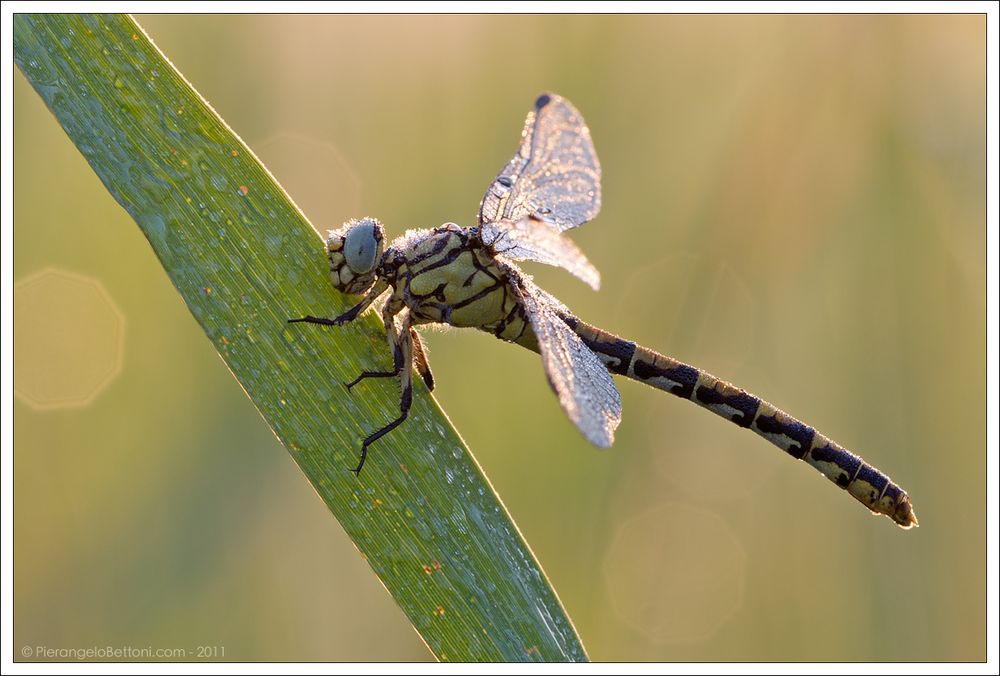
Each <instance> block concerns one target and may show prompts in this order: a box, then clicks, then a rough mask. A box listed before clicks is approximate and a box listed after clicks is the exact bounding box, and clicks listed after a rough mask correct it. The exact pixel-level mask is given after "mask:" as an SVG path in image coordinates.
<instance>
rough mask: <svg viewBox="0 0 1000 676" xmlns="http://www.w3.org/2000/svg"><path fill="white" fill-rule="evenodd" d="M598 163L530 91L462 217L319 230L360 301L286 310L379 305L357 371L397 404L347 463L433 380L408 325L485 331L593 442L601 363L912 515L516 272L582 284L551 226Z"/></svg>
mask: <svg viewBox="0 0 1000 676" xmlns="http://www.w3.org/2000/svg"><path fill="white" fill-rule="evenodd" d="M600 207H601V166H600V162H599V161H598V159H597V153H596V151H595V150H594V145H593V141H592V139H591V135H590V130H589V128H588V127H587V125H586V123H585V122H584V120H583V117H582V116H581V115H580V113H579V112H578V111H577V109H576V108H575V107H574V106H573V105H572V104H571V103H570V102H569V101H568V100H566V99H565V98H563V97H561V96H558V95H556V94H552V93H545V94H542V95H541V96H539V97H538V98H537V100H536V101H535V103H534V106H533V107H532V108H531V110H530V111H529V112H528V116H527V119H526V120H525V123H524V128H523V130H522V132H521V139H520V143H519V144H518V147H517V152H516V153H515V154H514V156H513V158H511V160H510V161H509V162H508V163H507V164H506V165H505V166H504V167H503V169H502V170H501V171H500V173H499V174H498V175H497V176H496V178H494V179H493V181H492V182H491V183H490V185H489V188H488V189H487V190H486V194H485V195H484V196H483V198H482V201H481V202H480V205H479V214H478V218H477V222H476V225H475V226H472V227H461V226H459V225H457V224H455V223H445V224H444V225H442V226H441V227H438V228H433V229H419V230H408V231H407V232H406V233H405V234H403V235H402V236H400V237H398V238H397V239H395V240H393V241H392V242H391V243H390V244H389V245H388V246H385V231H384V228H383V226H382V223H380V222H379V221H378V220H377V219H375V218H361V219H355V220H351V221H348V222H347V223H345V224H344V225H343V226H342V227H341V228H339V229H337V230H331V231H330V232H329V236H328V238H327V240H326V257H327V259H328V261H329V267H330V278H331V280H332V282H333V285H334V286H335V287H336V288H337V289H338V290H339V291H341V292H343V293H345V294H348V295H355V296H357V295H363V298H362V300H361V301H360V302H359V303H357V304H356V305H354V306H353V307H351V308H350V309H349V310H347V311H346V312H344V313H343V314H341V315H339V316H337V317H335V318H332V319H329V318H325V317H314V316H312V315H307V316H304V317H299V318H295V319H289V320H288V321H289V322H291V323H296V322H305V323H311V324H320V325H326V326H341V325H344V324H347V323H348V322H351V321H354V320H355V319H357V318H358V317H359V316H361V315H362V313H363V312H365V311H366V310H367V309H368V308H369V307H370V306H371V305H372V304H373V303H375V302H376V301H377V300H379V299H380V298H382V297H383V296H385V300H384V301H383V302H382V304H381V314H382V322H383V324H384V325H385V330H386V336H387V338H388V343H389V350H390V352H391V354H392V359H393V366H392V368H391V369H389V370H384V371H363V372H361V374H360V375H358V377H357V378H355V379H354V380H353V381H351V382H349V383H345V385H346V386H347V389H348V391H350V390H351V388H353V387H354V386H355V385H357V384H358V383H360V382H361V381H363V380H365V379H366V378H396V379H398V381H399V385H400V391H401V396H400V401H399V415H398V416H397V417H396V418H394V419H393V420H392V421H390V422H389V423H388V424H386V425H384V426H383V427H381V428H379V429H377V430H375V431H374V432H372V433H371V434H369V435H368V436H367V437H365V439H364V441H363V442H362V445H361V454H360V461H359V462H358V465H357V467H356V468H354V470H353V471H354V472H355V474H360V472H361V469H362V467H364V464H365V459H366V458H367V455H368V448H369V446H371V444H372V443H374V442H375V441H377V440H379V439H381V438H382V437H383V436H385V435H386V434H388V433H389V432H391V431H392V430H394V429H396V428H397V427H399V426H400V425H401V424H403V422H404V421H405V420H406V418H407V416H408V414H409V412H410V407H411V405H412V403H413V371H414V370H415V371H416V373H417V374H418V375H419V376H420V378H421V379H422V380H423V382H424V384H425V385H426V386H427V389H428V390H433V389H434V377H433V375H432V374H431V369H430V365H429V364H428V362H427V351H426V349H425V347H424V344H423V342H422V341H421V338H420V335H419V333H418V332H417V331H416V327H418V326H421V325H425V324H447V325H451V326H454V327H460V328H475V329H479V330H480V331H485V332H488V333H492V334H493V335H494V336H496V337H497V338H500V339H501V340H504V341H507V342H511V343H516V344H518V345H520V346H522V347H525V348H528V349H529V350H532V351H534V352H537V353H539V354H540V355H541V358H542V366H543V368H544V370H545V375H546V376H547V378H548V382H549V384H550V386H551V387H552V389H553V390H554V391H555V394H556V395H557V396H558V398H559V404H560V405H561V407H562V409H563V411H564V412H565V413H566V415H567V416H568V417H569V419H570V421H572V423H573V424H574V425H575V426H576V427H577V428H578V429H579V431H580V432H581V433H582V434H583V436H584V437H585V438H586V439H587V440H588V441H590V442H591V443H592V444H594V445H595V446H598V447H601V448H607V447H609V446H611V444H612V442H613V441H614V433H615V429H616V428H617V427H618V424H619V422H620V421H621V396H620V395H619V393H618V389H617V388H616V387H615V383H614V380H613V378H612V374H614V375H618V376H623V377H625V378H630V379H632V380H636V381H639V382H641V383H645V384H647V385H650V386H652V387H654V388H657V389H659V390H663V391H665V392H669V393H670V394H673V395H675V396H678V397H680V398H682V399H687V400H690V401H692V402H694V403H695V404H698V405H699V406H702V407H703V408H706V409H708V410H709V411H711V412H712V413H715V414H716V415H719V416H721V417H723V418H725V419H727V420H729V421H731V422H733V423H735V424H737V425H739V426H740V427H745V428H748V429H750V430H752V431H754V432H756V433H757V434H758V435H760V436H761V437H763V438H764V439H766V440H767V441H769V442H771V443H772V444H774V445H775V446H777V447H778V448H780V449H781V450H783V451H785V453H787V454H788V455H790V456H792V457H793V458H796V459H798V460H803V461H805V462H806V463H808V464H809V465H812V466H813V467H814V468H815V469H817V470H819V472H820V473H822V474H823V475H824V476H825V477H826V478H828V479H829V480H830V481H832V482H834V483H835V484H837V485H838V486H839V487H841V488H842V489H844V490H846V491H847V492H848V493H849V494H850V495H852V496H853V497H854V498H855V499H857V500H858V501H859V502H861V503H862V504H863V505H864V506H865V507H867V508H868V509H869V510H871V511H872V512H873V513H875V514H883V515H886V516H888V517H889V518H890V519H892V520H893V521H894V522H895V523H896V524H898V525H899V526H901V527H902V528H911V527H913V526H916V525H917V518H916V515H915V514H914V512H913V507H912V505H911V504H910V500H909V496H908V495H907V493H906V491H904V490H903V489H902V488H900V487H899V486H898V485H897V484H896V483H895V482H893V481H892V480H891V479H890V478H889V477H888V476H887V475H885V474H884V473H883V472H881V471H879V470H878V469H876V468H875V467H874V466H872V465H870V464H868V463H867V462H865V461H864V460H863V459H862V458H860V457H859V456H857V455H855V454H853V453H851V452H850V451H848V450H847V449H846V448H844V447H843V446H841V445H839V444H837V443H836V442H834V441H832V440H831V439H830V438H828V437H826V436H824V435H822V434H820V433H819V432H818V431H817V430H816V429H815V428H813V427H811V426H809V425H807V424H805V423H804V422H802V421H800V420H797V419H796V418H793V417H792V416H790V415H788V414H787V413H785V412H784V411H782V410H780V409H778V408H777V407H775V406H774V405H772V404H770V403H768V402H766V401H764V400H763V399H761V398H760V397H758V396H756V395H753V394H751V393H749V392H747V391H745V390H743V389H740V388H738V387H736V386H734V385H732V384H730V383H728V382H726V381H724V380H722V379H720V378H717V377H716V376H713V375H711V374H710V373H707V372H706V371H703V370H701V369H699V368H696V367H694V366H691V365H688V364H685V363H683V362H681V361H678V360H676V359H674V358H672V357H668V356H665V355H663V354H660V353H658V352H656V351H654V350H652V349H650V348H648V347H643V346H641V345H637V344H636V343H635V342H632V341H629V340H625V339H622V338H619V337H618V336H616V335H614V334H612V333H610V332H608V331H604V330H603V329H600V328H597V327H596V326H592V325H590V324H588V323H586V322H584V321H583V320H581V319H579V318H578V317H576V316H575V315H574V314H573V313H572V312H570V311H569V309H567V308H566V306H564V305H563V304H562V303H560V302H559V301H558V300H557V299H556V298H554V297H553V296H551V295H550V294H548V293H547V292H546V291H544V290H542V289H541V288H539V287H538V286H537V285H536V284H535V283H534V282H533V281H532V277H531V276H530V275H528V274H527V273H525V272H524V271H522V270H521V269H520V268H519V267H518V265H517V263H518V262H519V261H533V262H537V263H543V264H548V265H552V266H557V267H561V268H563V269H565V270H567V271H568V272H570V273H571V274H573V275H574V276H576V277H578V278H579V279H581V280H582V281H583V282H585V283H587V284H588V285H590V286H591V287H592V288H594V289H595V290H596V289H598V288H599V286H600V274H599V273H598V271H597V269H596V268H595V267H594V265H593V264H592V263H591V262H590V261H589V260H588V259H587V257H586V256H585V255H584V254H583V252H582V251H581V250H580V249H579V248H578V247H577V246H576V244H574V243H573V241H572V240H570V239H569V238H568V237H567V236H566V235H564V234H563V233H564V232H565V231H566V230H569V229H571V228H575V227H577V226H580V225H582V224H584V223H586V222H587V221H590V220H592V219H593V218H594V217H595V216H597V214H598V211H599V210H600Z"/></svg>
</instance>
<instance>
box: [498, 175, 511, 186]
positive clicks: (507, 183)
mask: <svg viewBox="0 0 1000 676" xmlns="http://www.w3.org/2000/svg"><path fill="white" fill-rule="evenodd" d="M497 183H499V184H500V185H502V186H503V187H505V188H509V187H511V186H512V185H513V183H512V182H511V180H510V177H508V176H498V177H497Z"/></svg>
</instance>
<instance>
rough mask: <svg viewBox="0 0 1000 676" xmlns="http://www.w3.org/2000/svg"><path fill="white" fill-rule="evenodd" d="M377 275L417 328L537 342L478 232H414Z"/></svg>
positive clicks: (396, 245)
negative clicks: (473, 330) (425, 326)
mask: <svg viewBox="0 0 1000 676" xmlns="http://www.w3.org/2000/svg"><path fill="white" fill-rule="evenodd" d="M378 275H379V277H380V278H382V279H384V280H385V281H386V282H387V283H388V284H389V286H391V287H392V288H393V294H392V296H393V297H392V299H391V301H392V302H395V303H398V304H399V305H400V306H401V307H406V308H408V309H409V311H410V316H411V317H412V321H413V323H414V324H430V323H441V324H450V325H451V326H455V327H461V328H478V329H481V330H483V331H487V332H489V333H493V334H494V335H496V336H498V337H499V338H502V339H504V340H509V341H519V340H524V341H526V342H527V344H528V346H530V345H531V344H533V342H534V337H533V336H529V335H528V334H530V332H531V327H530V325H529V324H528V322H527V319H526V317H525V314H524V310H523V308H522V307H521V303H520V302H519V301H518V296H517V294H516V293H515V290H514V288H513V287H512V286H511V282H512V280H511V279H510V276H509V275H508V273H507V271H506V270H505V269H504V267H503V265H502V264H501V263H500V262H499V261H497V260H496V257H495V256H494V255H493V253H492V252H491V251H489V250H488V249H487V248H486V247H485V246H484V245H483V243H482V241H481V239H480V238H479V232H478V229H477V228H461V227H459V226H457V225H455V224H454V223H447V224H445V225H443V226H441V227H439V228H434V229H433V230H413V231H410V232H408V233H406V234H405V235H403V236H402V237H400V238H399V239H397V240H395V241H394V242H393V243H392V245H391V246H390V247H389V248H388V249H387V250H386V252H385V255H384V256H383V258H382V263H381V265H380V266H379V269H378Z"/></svg>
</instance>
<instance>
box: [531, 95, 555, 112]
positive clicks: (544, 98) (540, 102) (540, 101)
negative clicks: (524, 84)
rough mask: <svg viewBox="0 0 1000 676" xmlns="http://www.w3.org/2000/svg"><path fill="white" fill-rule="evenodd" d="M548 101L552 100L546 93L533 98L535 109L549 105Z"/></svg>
mask: <svg viewBox="0 0 1000 676" xmlns="http://www.w3.org/2000/svg"><path fill="white" fill-rule="evenodd" d="M550 101H552V97H551V96H549V95H548V94H542V95H541V96H539V97H538V98H537V99H536V100H535V110H541V109H542V108H544V107H545V106H547V105H549V102H550Z"/></svg>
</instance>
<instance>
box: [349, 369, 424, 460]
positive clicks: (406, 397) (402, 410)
mask: <svg viewBox="0 0 1000 676" xmlns="http://www.w3.org/2000/svg"><path fill="white" fill-rule="evenodd" d="M412 403H413V387H411V385H410V383H409V382H407V383H406V386H405V387H404V388H403V396H402V397H401V398H400V400H399V417H398V418H396V419H395V420H393V421H392V422H391V423H389V424H388V425H386V426H385V427H383V428H382V429H379V430H376V431H375V432H372V433H371V434H369V435H368V436H367V437H366V438H365V440H364V441H363V442H362V444H361V462H359V463H358V466H357V467H355V468H354V469H353V470H351V471H352V472H354V473H355V474H357V475H359V476H360V474H361V468H362V467H364V466H365V458H367V457H368V447H369V446H370V445H372V444H373V443H374V442H376V441H378V440H379V439H381V438H382V437H384V436H385V435H386V434H388V433H389V432H391V431H392V430H394V429H396V428H397V427H399V426H400V425H402V424H403V421H404V420H406V416H408V415H409V414H410V405H411V404H412Z"/></svg>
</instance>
